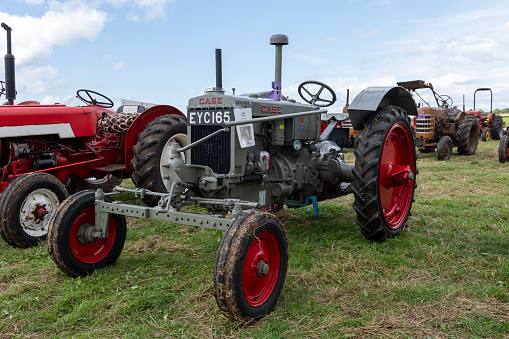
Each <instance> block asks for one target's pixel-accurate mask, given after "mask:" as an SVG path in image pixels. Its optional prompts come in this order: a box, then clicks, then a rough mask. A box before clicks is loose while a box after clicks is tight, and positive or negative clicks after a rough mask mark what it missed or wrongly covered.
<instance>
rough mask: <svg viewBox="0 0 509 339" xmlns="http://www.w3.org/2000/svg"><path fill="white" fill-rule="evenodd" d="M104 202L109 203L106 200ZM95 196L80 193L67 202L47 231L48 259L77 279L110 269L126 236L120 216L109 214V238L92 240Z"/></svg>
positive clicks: (62, 205) (124, 224) (123, 219)
mask: <svg viewBox="0 0 509 339" xmlns="http://www.w3.org/2000/svg"><path fill="white" fill-rule="evenodd" d="M105 200H106V201H112V199H111V198H109V197H106V198H105ZM94 202H95V193H94V192H91V191H83V192H79V193H76V194H74V195H72V196H70V197H69V198H68V199H66V200H65V201H64V202H63V203H62V204H61V205H60V207H59V209H58V210H57V212H56V214H55V216H54V218H53V220H52V222H51V224H50V227H49V232H48V250H49V254H50V257H51V259H53V261H54V262H55V264H56V265H57V266H58V267H59V268H60V269H61V270H62V271H64V272H65V273H67V274H69V275H71V276H80V275H86V274H89V273H92V272H93V271H95V270H96V269H98V268H102V267H105V266H109V265H111V264H113V263H114V262H115V260H117V258H118V256H119V255H120V253H121V252H122V249H123V248H124V243H125V237H126V230H127V227H126V222H125V217H124V216H123V215H117V214H110V217H109V220H108V237H107V238H104V239H100V240H91V239H90V237H89V236H88V234H90V233H91V232H92V231H94V225H95V207H94Z"/></svg>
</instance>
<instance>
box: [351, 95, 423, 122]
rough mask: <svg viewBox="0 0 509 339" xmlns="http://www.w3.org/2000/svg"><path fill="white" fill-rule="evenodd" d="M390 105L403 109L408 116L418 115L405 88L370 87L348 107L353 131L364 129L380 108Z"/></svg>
mask: <svg viewBox="0 0 509 339" xmlns="http://www.w3.org/2000/svg"><path fill="white" fill-rule="evenodd" d="M389 105H394V106H398V107H401V108H402V109H404V110H405V111H406V112H407V114H408V115H417V106H416V105H415V102H414V99H413V98H412V95H411V94H410V92H408V91H407V90H406V89H404V88H403V87H397V86H396V87H392V86H387V87H379V86H373V87H368V88H366V89H364V90H363V91H362V92H360V93H359V94H358V95H357V96H356V97H355V99H353V101H352V103H351V104H350V106H349V107H348V115H349V116H350V120H351V121H352V127H353V129H356V130H361V129H363V128H364V124H365V123H367V122H368V120H369V119H370V118H371V117H372V116H373V115H374V114H375V113H376V111H377V110H378V109H379V108H380V107H384V106H389Z"/></svg>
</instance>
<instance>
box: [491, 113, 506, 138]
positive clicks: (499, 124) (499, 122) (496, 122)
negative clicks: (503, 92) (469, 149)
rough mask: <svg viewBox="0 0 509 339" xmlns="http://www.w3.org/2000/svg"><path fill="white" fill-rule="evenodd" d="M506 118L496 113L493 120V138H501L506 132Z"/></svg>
mask: <svg viewBox="0 0 509 339" xmlns="http://www.w3.org/2000/svg"><path fill="white" fill-rule="evenodd" d="M503 125H504V119H502V117H501V116H500V115H495V116H494V117H493V120H492V121H491V136H492V138H493V140H500V138H502V135H503V134H504V128H503Z"/></svg>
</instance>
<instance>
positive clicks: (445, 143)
mask: <svg viewBox="0 0 509 339" xmlns="http://www.w3.org/2000/svg"><path fill="white" fill-rule="evenodd" d="M451 156H452V139H451V137H450V136H448V135H444V136H443V137H441V138H440V141H438V146H437V159H438V160H449V159H451Z"/></svg>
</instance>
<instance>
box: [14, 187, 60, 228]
mask: <svg viewBox="0 0 509 339" xmlns="http://www.w3.org/2000/svg"><path fill="white" fill-rule="evenodd" d="M58 205H59V200H58V197H57V196H56V194H55V193H54V192H53V191H51V190H49V189H39V190H36V191H34V192H32V193H31V194H29V195H28V196H27V197H26V198H25V200H24V201H23V203H22V204H21V209H20V211H19V219H20V223H21V226H22V227H23V228H24V229H25V231H27V233H28V234H30V235H32V236H40V235H42V234H44V233H46V232H47V228H48V226H49V221H50V219H51V218H50V216H51V215H52V213H53V212H55V211H56V209H57V207H58ZM39 233H41V234H39Z"/></svg>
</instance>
